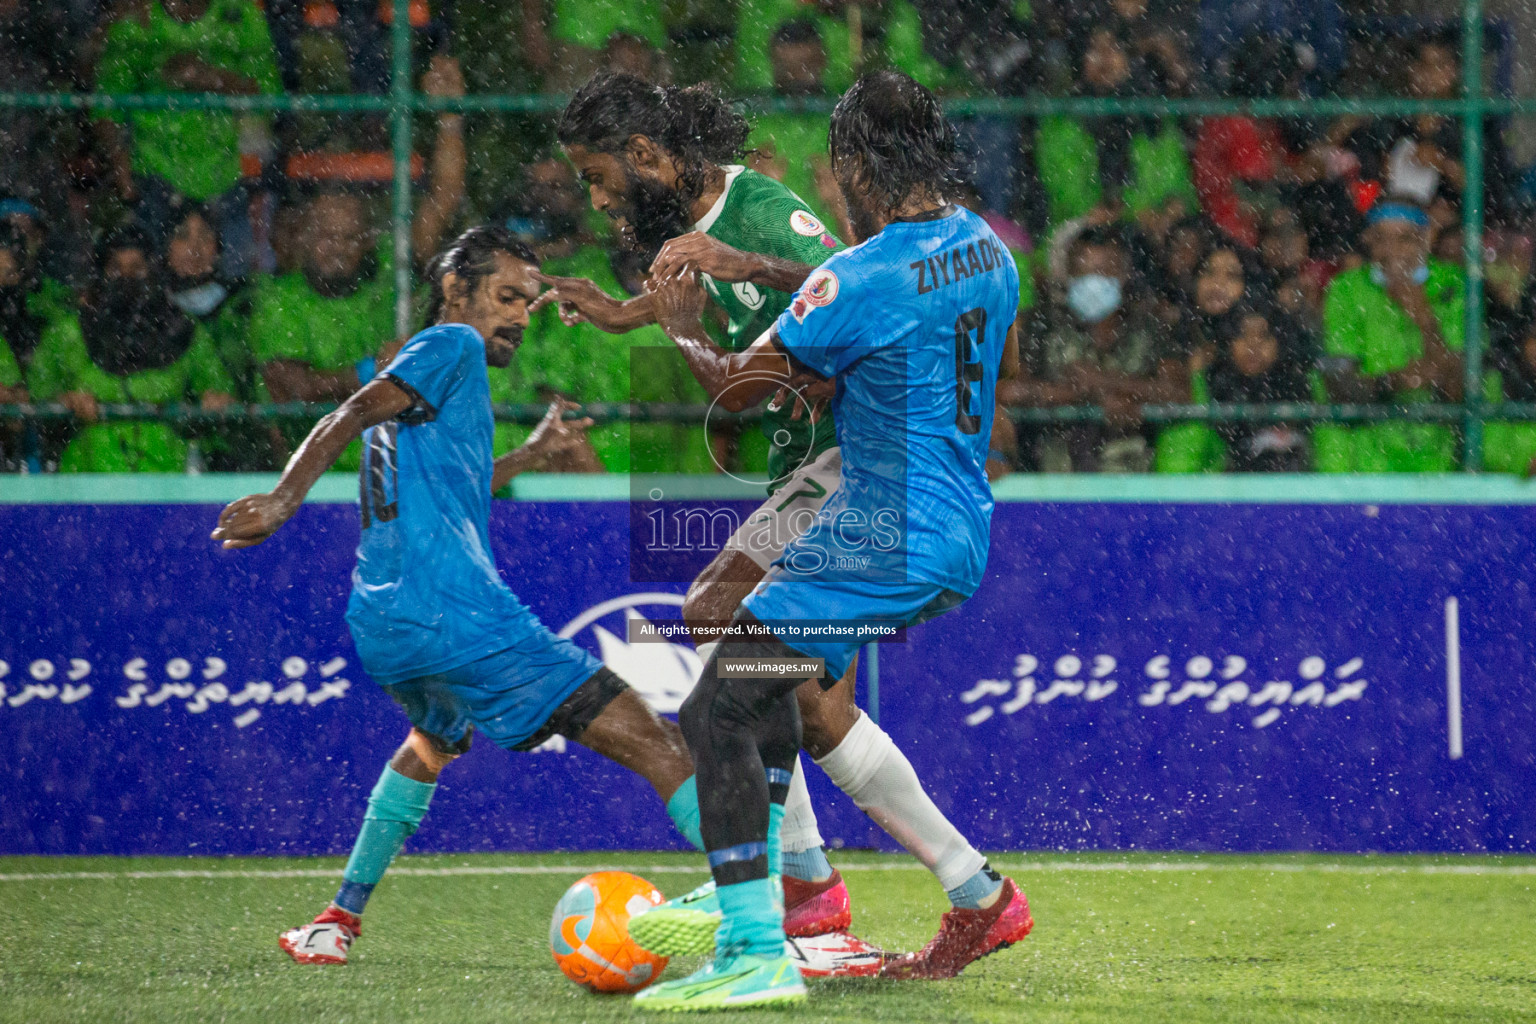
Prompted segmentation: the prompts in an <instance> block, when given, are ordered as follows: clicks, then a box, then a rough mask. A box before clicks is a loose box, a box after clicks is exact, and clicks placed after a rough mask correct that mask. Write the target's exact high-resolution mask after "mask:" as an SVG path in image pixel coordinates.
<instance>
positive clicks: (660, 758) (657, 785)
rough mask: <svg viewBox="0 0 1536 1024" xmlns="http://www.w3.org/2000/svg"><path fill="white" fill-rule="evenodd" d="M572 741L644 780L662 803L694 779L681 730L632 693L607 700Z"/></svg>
mask: <svg viewBox="0 0 1536 1024" xmlns="http://www.w3.org/2000/svg"><path fill="white" fill-rule="evenodd" d="M575 740H576V742H577V743H580V744H581V745H582V746H584V747H586V748H587V749H588V750H590V751H592V752H593V753H596V754H602V755H603V756H604V757H606V758H607V759H608V760H610V761H612V762H614V763H615V764H618V765H622V766H623V767H625V768H628V769H629V770H630V771H632V772H634V773H635V774H636V775H639V776H640V777H641V778H643V779H645V781H646V782H649V783H650V784H651V788H652V789H654V790H656V793H657V795H658V796H660V797H661V798H662V800H668V801H669V800H671V799H672V796H673V795H674V794H675V793H677V791H678V789H679V787H681V786H682V785H683V783H684V782H687V781H688V779H689V778H691V777H692V776H693V761H692V760H691V759H690V758H689V757H688V745H687V744H686V743H684V742H683V732H682V730H681V729H679V728H678V727H677V723H676V722H672V721H669V720H668V719H665V718H662V717H661V716H659V715H657V714H656V712H654V711H652V710H651V708H650V706H649V705H648V704H646V703H645V701H643V700H641V699H640V695H639V694H637V693H635V691H633V690H625V691H624V692H623V693H621V694H619V695H618V696H617V697H615V698H614V699H613V700H612V701H610V702H609V704H608V706H607V707H605V708H604V709H603V711H602V714H600V715H598V716H597V717H596V718H594V719H593V720H592V724H591V725H589V726H587V728H586V729H585V730H584V731H583V732H582V734H581V735H580V736H578V737H575Z"/></svg>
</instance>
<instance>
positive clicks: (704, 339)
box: [646, 268, 793, 412]
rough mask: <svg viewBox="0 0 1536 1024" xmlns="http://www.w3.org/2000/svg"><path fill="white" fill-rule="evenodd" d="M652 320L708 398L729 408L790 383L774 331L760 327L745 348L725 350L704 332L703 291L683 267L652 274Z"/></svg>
mask: <svg viewBox="0 0 1536 1024" xmlns="http://www.w3.org/2000/svg"><path fill="white" fill-rule="evenodd" d="M646 287H647V288H649V289H651V293H650V294H651V298H652V303H653V305H654V306H655V309H656V322H657V323H658V324H660V325H661V329H662V330H664V331H666V332H667V337H669V338H671V339H672V340H673V342H675V343H676V344H677V347H678V348H679V349H680V350H681V351H682V353H683V358H684V359H685V360H687V362H688V369H689V370H690V371H692V373H693V375H694V377H696V378H698V381H699V383H700V384H702V385H703V386H704V390H705V391H706V392H708V394H709V397H710V399H711V400H713V401H715V402H716V403H717V404H719V406H720V407H721V408H722V409H725V410H727V411H729V412H741V411H742V410H743V409H750V408H752V406H754V405H756V404H757V403H758V402H760V401H762V400H763V399H764V398H766V397H768V396H769V395H771V394H773V393H774V392H775V391H777V390H778V389H779V388H781V387H784V386H785V385H787V384H789V383H790V382H791V378H792V376H793V374H792V373H791V372H790V365H789V356H788V355H787V354H785V352H784V350H783V349H782V348H780V347H779V344H778V339H777V337H776V336H775V335H774V333H773V331H772V330H771V329H770V330H767V331H764V332H763V335H762V337H760V338H758V339H757V340H756V341H754V342H753V343H752V345H751V347H749V348H748V349H747V350H746V351H744V352H734V353H733V352H727V351H725V350H724V349H722V348H721V347H720V346H719V345H716V344H715V343H714V341H713V340H711V339H710V337H709V335H708V334H706V333H705V331H704V324H703V323H702V322H701V321H700V319H699V316H700V314H702V313H703V312H704V290H703V289H702V288H700V287H699V283H698V279H697V278H695V277H694V275H693V273H692V271H689V270H687V269H686V268H685V269H684V271H683V272H682V273H680V274H677V275H675V276H673V277H666V278H654V277H653V278H651V280H650V282H649V283H648V284H647V285H646Z"/></svg>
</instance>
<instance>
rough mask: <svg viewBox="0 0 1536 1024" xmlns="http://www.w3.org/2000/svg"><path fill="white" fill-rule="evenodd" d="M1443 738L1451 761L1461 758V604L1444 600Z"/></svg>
mask: <svg viewBox="0 0 1536 1024" xmlns="http://www.w3.org/2000/svg"><path fill="white" fill-rule="evenodd" d="M1445 738H1446V743H1447V745H1448V746H1449V747H1450V753H1451V760H1452V761H1456V760H1459V759H1460V758H1461V602H1460V601H1457V600H1456V598H1454V597H1448V598H1446V599H1445Z"/></svg>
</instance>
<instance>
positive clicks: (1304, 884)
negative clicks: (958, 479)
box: [0, 852, 1536, 1024]
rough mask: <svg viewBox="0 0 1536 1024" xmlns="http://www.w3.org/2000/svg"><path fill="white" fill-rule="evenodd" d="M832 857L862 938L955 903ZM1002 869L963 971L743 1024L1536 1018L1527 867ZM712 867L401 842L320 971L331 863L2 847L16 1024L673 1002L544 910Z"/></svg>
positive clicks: (651, 858) (1061, 861) (1353, 863)
mask: <svg viewBox="0 0 1536 1024" xmlns="http://www.w3.org/2000/svg"><path fill="white" fill-rule="evenodd" d="M836 860H837V862H838V863H839V864H840V865H841V866H843V867H844V868H845V869H847V872H846V873H847V877H848V885H849V889H850V890H851V891H852V893H853V899H854V927H855V930H856V931H858V932H859V933H860V934H862V935H864V936H865V937H867V938H869V939H871V940H873V941H877V942H881V943H884V944H885V945H887V946H889V947H892V948H903V949H905V948H914V947H916V946H917V945H920V944H921V943H922V942H924V941H926V940H927V939H928V937H929V936H930V934H931V933H932V930H933V929H934V927H935V926H936V925H937V923H938V917H939V914H940V913H941V911H942V910H943V909H944V903H943V894H942V893H941V892H940V890H939V888H938V886H937V885H936V883H935V882H934V881H933V879H932V878H931V877H930V876H929V875H928V874H927V873H925V872H923V871H921V870H913V869H912V862H911V861H910V860H907V859H905V858H900V857H885V856H879V855H873V854H854V853H847V852H845V853H841V854H839V855H838V856H837V857H836ZM994 862H995V863H996V864H997V866H998V867H1000V868H1004V869H1008V870H1011V871H1012V872H1013V873H1014V875H1015V877H1016V878H1018V880H1019V882H1020V884H1021V885H1022V886H1023V887H1024V889H1025V891H1026V892H1027V893H1028V894H1029V897H1030V903H1031V905H1032V907H1033V909H1034V914H1035V921H1036V926H1035V932H1034V934H1033V935H1031V936H1030V938H1028V939H1026V940H1025V941H1024V942H1023V943H1021V944H1020V945H1018V946H1015V947H1014V948H1013V949H1010V950H1007V951H1005V952H1003V953H1000V954H998V955H996V956H992V957H989V958H987V959H985V960H983V961H981V962H980V963H978V964H975V965H973V966H972V967H971V969H970V970H968V971H967V972H966V973H965V974H964V975H963V976H961V977H960V978H958V979H956V980H954V981H948V982H928V983H924V982H901V983H898V982H886V981H880V980H878V979H849V980H836V981H823V982H813V983H812V986H811V1002H810V1003H809V1004H808V1005H807V1006H806V1007H805V1008H804V1009H803V1010H801V1011H799V1012H795V1013H775V1014H769V1013H757V1014H748V1013H742V1014H737V1015H735V1016H733V1017H731V1018H730V1019H733V1020H741V1021H743V1022H746V1021H748V1020H757V1019H759V1018H762V1019H783V1020H797V1021H824V1020H825V1021H879V1022H881V1024H896V1022H904V1021H914V1022H916V1021H921V1022H928V1021H1017V1020H1023V1021H1032V1022H1034V1021H1039V1022H1069V1021H1070V1022H1097V1021H1104V1022H1109V1021H1114V1022H1121V1024H1153V1022H1161V1021H1168V1022H1178V1024H1195V1022H1206V1021H1210V1022H1231V1021H1242V1022H1250V1021H1252V1022H1270V1021H1273V1022H1310V1021H1328V1022H1336V1021H1337V1022H1357V1021H1358V1022H1378V1021H1380V1022H1413V1024H1421V1022H1429V1021H1490V1022H1492V1021H1497V1022H1517V1021H1532V1022H1536V931H1533V922H1536V895H1533V886H1536V861H1533V860H1531V859H1528V858H1527V859H1514V858H1470V859H1469V858H1455V859H1446V858H1439V859H1435V858H1398V857H1327V858H1320V857H1266V858H1244V857H1222V856H1203V857H1191V856H1187V855H1166V856H1161V857H1152V856H1147V857H1129V858H1127V857H1117V856H1062V855H1050V856H1030V855H1023V854H1006V855H1002V856H999V857H997V858H995V859H994ZM697 865H698V858H697V857H696V856H695V857H683V856H675V855H669V854H647V853H637V854H610V855H569V856H499V855H487V856H453V857H406V858H402V859H401V861H400V862H399V863H398V864H397V868H403V869H405V870H403V871H402V870H397V871H395V872H393V873H391V875H390V876H389V877H388V878H387V879H386V880H385V881H384V882H383V883H382V884H381V885H380V886H379V889H378V891H377V892H376V893H375V894H374V899H373V903H372V904H371V906H370V908H369V911H368V917H367V927H366V931H365V933H364V935H363V937H362V939H361V940H360V941H359V942H358V944H357V945H356V946H355V947H354V948H353V962H352V963H351V964H350V965H348V966H346V967H342V968H317V967H300V966H298V965H295V964H293V963H291V962H289V960H288V959H287V957H285V956H284V955H283V954H282V953H281V952H280V951H279V950H278V948H277V942H276V938H277V933H278V931H280V930H281V929H283V928H285V927H291V926H293V925H295V924H299V923H301V922H303V921H307V920H308V919H309V918H310V917H311V916H313V915H314V914H315V913H316V912H317V911H318V910H319V909H320V908H321V907H323V906H324V904H325V902H326V901H327V899H329V897H330V896H331V894H332V892H333V891H334V888H335V877H334V876H335V875H336V874H338V873H339V871H340V867H341V862H340V861H339V860H334V859H326V860H186V859H175V860H172V859H146V860H131V861H129V860H113V859H58V858H0V1021H4V1022H6V1024H10V1022H26V1024H44V1022H52V1021H146V1022H150V1021H153V1022H157V1024H158V1022H164V1024H171V1022H182V1021H186V1022H193V1021H197V1022H202V1021H231V1022H245V1021H249V1022H258V1024H287V1022H310V1021H315V1022H322V1021H323V1022H324V1024H349V1022H363V1024H375V1022H387V1021H411V1022H416V1024H437V1022H444V1024H477V1022H481V1021H484V1022H496V1024H509V1022H511V1024H528V1022H534V1021H632V1020H636V1019H641V1020H644V1019H657V1018H654V1017H651V1016H650V1015H642V1014H641V1013H640V1012H639V1011H636V1010H635V1009H634V1008H633V1007H632V1006H631V1005H630V1001H629V999H628V998H625V997H602V996H593V995H588V994H587V993H585V992H583V991H580V990H578V989H577V988H575V987H574V986H573V985H571V984H570V983H569V982H567V981H566V980H565V978H564V977H563V976H562V975H561V974H560V973H559V972H558V971H557V970H556V968H555V965H554V962H553V960H552V959H551V957H550V954H549V948H548V944H547V938H546V935H547V931H548V925H549V914H550V910H551V908H552V907H553V906H554V903H555V900H556V899H557V898H558V897H559V896H560V894H561V893H562V892H563V891H564V890H565V888H566V886H568V885H569V884H570V883H571V882H572V881H574V880H575V879H576V878H577V877H579V876H580V875H581V874H583V873H585V871H586V870H590V869H592V868H595V867H598V866H615V867H624V868H627V869H629V870H633V871H637V872H638V873H640V874H643V875H646V876H647V877H648V878H650V880H651V881H652V882H654V883H655V884H656V885H657V886H658V887H659V888H660V889H661V890H662V891H663V892H665V893H667V894H668V895H675V894H677V893H680V892H683V891H685V890H686V889H687V888H689V887H691V886H693V885H694V884H696V883H697V882H698V881H700V880H702V878H703V874H702V872H701V871H699V870H697ZM445 869H446V870H445ZM656 869H659V870H656ZM172 871H180V872H184V873H185V872H190V873H192V877H170V876H167V874H166V873H167V872H172ZM210 873H211V874H212V877H207V875H208V874H210ZM85 874H99V875H101V876H103V877H82V875H85ZM38 876H52V877H38ZM691 966H692V964H691V963H686V962H674V963H673V965H672V966H671V967H669V968H668V971H667V975H666V976H668V977H672V976H676V975H675V973H674V972H676V971H678V970H679V969H680V968H681V969H689V968H691ZM661 1019H676V1018H672V1017H670V1016H668V1017H664V1018H661Z"/></svg>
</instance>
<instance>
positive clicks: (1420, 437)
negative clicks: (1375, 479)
mask: <svg viewBox="0 0 1536 1024" xmlns="http://www.w3.org/2000/svg"><path fill="white" fill-rule="evenodd" d="M1464 285H1465V277H1464V276H1463V273H1462V269H1461V267H1459V266H1456V265H1455V264H1452V263H1445V262H1443V261H1441V260H1437V259H1431V260H1430V261H1429V277H1428V279H1427V280H1426V281H1425V282H1424V290H1425V293H1426V295H1427V297H1428V299H1429V306H1430V309H1431V310H1432V311H1433V312H1434V315H1435V320H1436V322H1437V323H1438V324H1439V325H1440V336H1441V337H1442V338H1443V339H1445V344H1446V347H1448V348H1450V349H1451V350H1452V351H1455V352H1459V351H1461V347H1462V343H1463V342H1464V340H1465V338H1466V331H1465V323H1464V321H1463V313H1464V311H1465V309H1466V294H1465V290H1464ZM1323 349H1324V351H1325V352H1326V353H1327V354H1328V355H1330V356H1343V357H1346V358H1349V359H1352V360H1354V361H1355V365H1356V367H1357V369H1358V372H1360V373H1361V374H1363V375H1365V376H1367V377H1378V376H1381V375H1382V374H1387V373H1392V372H1394V371H1396V370H1401V369H1402V368H1403V367H1405V366H1407V365H1408V364H1409V363H1411V362H1413V361H1414V360H1415V359H1417V358H1419V357H1420V356H1422V355H1423V354H1424V337H1423V334H1422V333H1421V332H1420V331H1419V328H1418V325H1417V324H1415V323H1414V322H1413V321H1412V320H1411V319H1410V318H1409V316H1408V314H1407V313H1406V312H1404V311H1403V309H1402V307H1400V306H1399V305H1398V304H1397V303H1396V302H1393V301H1392V299H1391V297H1390V296H1388V295H1387V290H1386V288H1385V287H1384V286H1383V285H1380V284H1377V283H1376V282H1375V281H1373V280H1372V279H1371V268H1370V267H1369V266H1362V267H1355V268H1354V269H1352V270H1346V271H1344V272H1343V273H1342V274H1339V275H1338V276H1337V277H1335V278H1334V279H1333V283H1332V284H1330V285H1329V286H1328V295H1327V298H1326V300H1325V301H1324V304H1323ZM1393 398H1394V400H1395V401H1398V402H1427V401H1431V400H1432V396H1431V395H1430V393H1429V392H1428V391H1427V390H1423V389H1421V390H1417V391H1411V392H1404V393H1401V394H1398V395H1395V396H1393ZM1312 444H1313V451H1314V457H1315V461H1316V467H1317V469H1319V470H1320V471H1323V472H1335V473H1338V472H1358V473H1383V472H1394V473H1435V472H1448V471H1450V470H1452V469H1454V468H1455V467H1456V434H1455V431H1454V430H1453V429H1452V428H1451V427H1448V426H1445V425H1442V424H1438V423H1404V422H1397V423H1368V424H1364V425H1362V426H1358V427H1344V426H1339V425H1337V424H1323V425H1319V426H1318V427H1317V429H1316V430H1315V431H1314V432H1313V438H1312Z"/></svg>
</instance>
